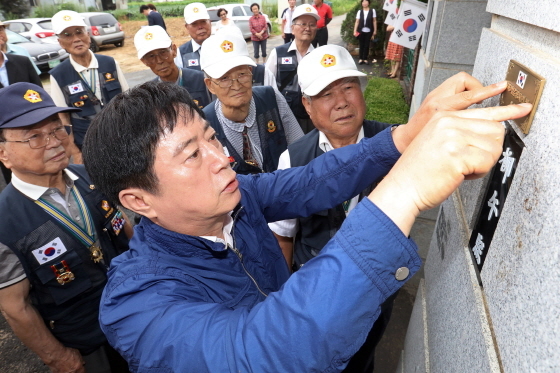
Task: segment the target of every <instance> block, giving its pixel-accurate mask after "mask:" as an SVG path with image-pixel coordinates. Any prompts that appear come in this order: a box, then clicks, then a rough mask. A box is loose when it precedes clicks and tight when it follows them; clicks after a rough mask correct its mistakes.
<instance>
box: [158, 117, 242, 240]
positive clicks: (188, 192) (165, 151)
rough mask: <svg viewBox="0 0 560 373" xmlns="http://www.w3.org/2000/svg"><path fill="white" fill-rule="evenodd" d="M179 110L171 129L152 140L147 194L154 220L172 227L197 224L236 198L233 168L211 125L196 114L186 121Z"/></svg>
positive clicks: (225, 209)
mask: <svg viewBox="0 0 560 373" xmlns="http://www.w3.org/2000/svg"><path fill="white" fill-rule="evenodd" d="M181 114H182V113H179V116H178V119H177V125H176V127H175V129H174V131H173V132H171V133H166V134H165V135H164V136H163V137H162V138H161V139H160V140H159V142H158V144H157V148H156V152H155V162H154V172H155V174H156V177H157V179H158V193H157V195H151V197H150V198H151V199H152V206H153V209H154V212H155V214H156V215H157V216H156V220H157V222H158V224H160V225H162V226H163V227H165V228H167V229H171V230H174V231H177V232H184V230H182V229H180V228H179V227H178V226H177V224H178V222H182V223H181V224H185V223H187V225H188V224H190V225H192V224H197V225H201V224H202V225H203V224H204V221H207V220H211V219H214V218H216V217H219V216H223V215H225V214H227V213H228V212H229V211H231V210H233V209H234V208H235V206H237V204H238V203H239V201H240V199H241V193H240V192H239V188H238V186H239V184H238V182H237V180H236V173H235V171H233V170H232V169H231V167H230V166H229V159H228V157H226V155H225V154H224V152H223V149H222V145H221V144H220V142H219V141H218V140H217V138H216V135H215V131H214V130H213V129H212V127H210V125H209V123H208V122H207V121H205V120H204V119H202V118H201V117H200V116H199V115H198V114H195V115H196V117H195V118H194V119H193V120H191V121H189V122H187V120H186V119H185V116H184V115H181Z"/></svg>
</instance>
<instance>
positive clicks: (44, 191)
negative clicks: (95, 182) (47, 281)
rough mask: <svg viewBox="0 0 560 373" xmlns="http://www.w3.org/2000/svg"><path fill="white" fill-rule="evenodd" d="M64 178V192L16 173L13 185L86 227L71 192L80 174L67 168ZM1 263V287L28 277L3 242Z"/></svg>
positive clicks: (13, 176)
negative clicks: (19, 176)
mask: <svg viewBox="0 0 560 373" xmlns="http://www.w3.org/2000/svg"><path fill="white" fill-rule="evenodd" d="M64 179H65V181H66V190H65V191H64V193H61V192H60V191H59V190H58V189H57V188H48V187H43V186H39V185H33V184H30V183H27V182H25V181H23V180H21V179H20V178H18V177H17V176H16V175H15V174H12V185H13V186H14V188H16V189H17V190H18V191H20V192H21V193H23V194H24V195H25V196H27V197H29V198H30V199H32V200H34V201H36V200H38V199H39V198H42V199H44V200H45V201H47V202H48V203H50V204H51V205H53V206H54V207H56V208H57V209H59V210H60V211H63V212H66V214H67V215H68V217H69V218H71V219H72V221H74V223H76V224H77V225H79V226H80V227H81V228H82V229H84V228H85V222H84V221H83V219H82V218H81V214H80V209H79V207H78V203H77V201H76V200H75V198H74V197H73V195H72V193H71V190H72V187H73V186H74V181H75V180H77V179H78V176H77V175H76V174H74V173H73V172H71V171H70V170H68V169H65V170H64ZM0 263H2V265H1V266H0V289H1V288H5V287H7V286H10V285H13V284H16V283H18V282H20V281H21V280H23V279H25V278H26V277H27V276H26V275H25V271H24V270H23V266H22V265H21V263H20V261H19V259H18V257H17V256H16V254H14V252H13V251H12V250H11V249H10V248H9V247H7V246H6V245H4V244H2V243H0Z"/></svg>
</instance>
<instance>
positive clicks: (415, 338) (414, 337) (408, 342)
mask: <svg viewBox="0 0 560 373" xmlns="http://www.w3.org/2000/svg"><path fill="white" fill-rule="evenodd" d="M425 292H426V291H425V286H424V280H422V281H420V286H418V292H417V293H416V298H415V301H414V308H413V309H412V314H411V315H410V322H409V324H408V330H409V331H410V332H409V333H407V335H406V339H405V341H404V351H405V353H404V356H403V360H404V362H403V364H402V365H403V367H404V369H403V372H406V373H422V372H427V370H426V361H427V358H428V356H429V353H428V351H427V348H428V346H427V344H426V343H425V342H426V341H427V339H428V335H427V333H428V331H427V330H426V329H425V320H426V313H425V307H426V301H425Z"/></svg>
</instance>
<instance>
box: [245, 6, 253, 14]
mask: <svg viewBox="0 0 560 373" xmlns="http://www.w3.org/2000/svg"><path fill="white" fill-rule="evenodd" d="M243 9H245V14H247V15H248V16H252V15H253V12H252V11H251V8H250V7H249V6H248V5H244V6H243Z"/></svg>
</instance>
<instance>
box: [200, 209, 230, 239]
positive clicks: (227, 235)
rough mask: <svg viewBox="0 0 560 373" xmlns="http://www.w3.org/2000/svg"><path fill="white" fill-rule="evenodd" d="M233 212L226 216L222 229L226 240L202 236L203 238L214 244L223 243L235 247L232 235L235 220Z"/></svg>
mask: <svg viewBox="0 0 560 373" xmlns="http://www.w3.org/2000/svg"><path fill="white" fill-rule="evenodd" d="M232 213H233V211H230V212H229V213H228V214H227V216H226V221H225V224H224V227H223V228H222V234H223V235H224V238H219V237H217V236H200V237H201V238H205V239H207V240H209V241H212V242H221V243H223V244H224V245H230V246H231V247H233V236H232V235H231V230H232V229H233V218H232V217H231V214H232Z"/></svg>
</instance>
